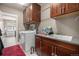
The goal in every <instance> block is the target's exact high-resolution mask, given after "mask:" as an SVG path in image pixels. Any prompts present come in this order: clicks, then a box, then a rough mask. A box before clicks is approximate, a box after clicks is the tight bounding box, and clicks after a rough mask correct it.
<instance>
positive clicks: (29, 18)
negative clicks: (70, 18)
mask: <svg viewBox="0 0 79 59" xmlns="http://www.w3.org/2000/svg"><path fill="white" fill-rule="evenodd" d="M40 18H41V6H40V5H38V4H36V3H32V4H30V5H29V6H27V7H26V8H25V10H24V11H23V20H24V21H23V22H24V23H36V22H40Z"/></svg>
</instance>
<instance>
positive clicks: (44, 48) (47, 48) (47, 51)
mask: <svg viewBox="0 0 79 59" xmlns="http://www.w3.org/2000/svg"><path fill="white" fill-rule="evenodd" d="M41 53H42V55H44V56H51V55H52V46H51V44H50V42H47V40H42V45H41Z"/></svg>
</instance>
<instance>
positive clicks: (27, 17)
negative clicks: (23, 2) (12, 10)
mask: <svg viewBox="0 0 79 59" xmlns="http://www.w3.org/2000/svg"><path fill="white" fill-rule="evenodd" d="M23 20H24V21H23V22H24V23H27V22H29V8H25V10H24V11H23Z"/></svg>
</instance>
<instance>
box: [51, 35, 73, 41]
mask: <svg viewBox="0 0 79 59" xmlns="http://www.w3.org/2000/svg"><path fill="white" fill-rule="evenodd" d="M50 36H51V37H52V38H56V39H60V40H64V41H72V36H66V35H57V34H53V35H50Z"/></svg>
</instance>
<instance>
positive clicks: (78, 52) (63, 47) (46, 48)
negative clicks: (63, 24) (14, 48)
mask: <svg viewBox="0 0 79 59" xmlns="http://www.w3.org/2000/svg"><path fill="white" fill-rule="evenodd" d="M38 37H39V38H41V43H40V39H37V40H36V42H37V43H36V44H35V45H36V49H37V50H36V52H37V53H38V55H41V56H52V55H53V56H54V55H58V56H79V46H78V45H74V44H69V43H66V42H61V41H57V40H55V39H49V38H46V37H40V36H38Z"/></svg>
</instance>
